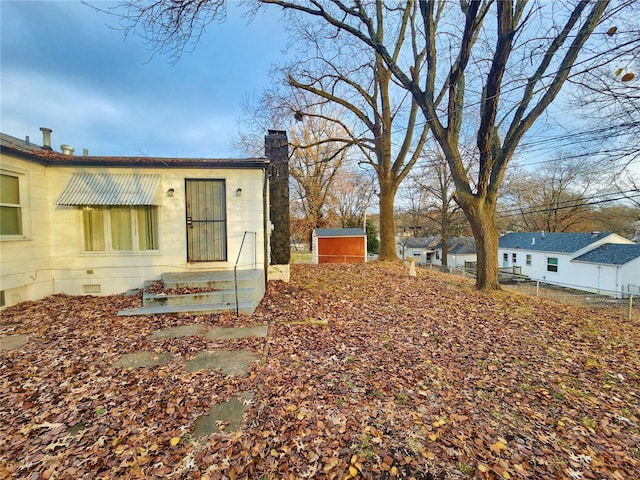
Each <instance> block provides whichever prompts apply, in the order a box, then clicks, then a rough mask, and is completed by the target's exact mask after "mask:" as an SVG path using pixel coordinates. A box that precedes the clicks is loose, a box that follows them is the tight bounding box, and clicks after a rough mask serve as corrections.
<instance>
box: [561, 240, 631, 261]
mask: <svg viewBox="0 0 640 480" xmlns="http://www.w3.org/2000/svg"><path fill="white" fill-rule="evenodd" d="M636 258H640V244H638V243H635V244H632V245H630V244H624V243H605V244H604V245H600V246H599V247H598V248H594V249H593V250H591V251H589V252H587V253H585V254H583V255H580V256H579V257H577V258H574V259H573V261H576V262H589V263H601V264H603V265H624V264H625V263H629V262H630V261H631V260H635V259H636Z"/></svg>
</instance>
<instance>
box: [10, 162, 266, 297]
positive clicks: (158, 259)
mask: <svg viewBox="0 0 640 480" xmlns="http://www.w3.org/2000/svg"><path fill="white" fill-rule="evenodd" d="M10 167H12V168H15V169H19V170H20V171H23V172H25V173H24V175H25V176H26V177H27V180H28V183H29V192H30V216H31V219H30V227H31V232H32V233H31V235H30V236H29V237H28V238H25V239H21V240H15V241H2V242H0V248H1V249H2V250H1V252H0V253H1V254H2V275H1V277H0V281H1V283H0V288H1V289H2V290H5V300H6V304H7V305H12V304H14V303H17V302H19V301H22V300H29V299H37V298H42V297H43V296H46V295H49V294H52V293H67V294H70V295H79V294H83V293H85V291H86V289H87V288H88V289H95V288H96V287H95V286H98V285H99V292H100V294H102V295H109V294H115V293H121V292H125V291H126V290H128V289H131V288H140V287H142V286H143V284H144V281H145V280H151V279H156V278H159V277H160V275H161V274H162V273H164V272H175V271H188V270H197V269H231V268H233V266H234V265H235V262H236V258H237V257H238V252H239V248H240V243H241V241H242V236H243V233H244V232H245V231H249V232H252V233H251V234H248V235H247V239H246V241H245V245H244V247H243V254H242V256H241V258H240V261H239V268H241V269H250V268H253V267H254V262H255V263H256V264H257V265H256V266H257V268H264V263H265V262H264V260H265V258H264V242H265V235H264V218H263V178H264V171H263V170H261V169H212V168H202V169H196V168H166V169H159V168H149V169H144V168H104V167H92V168H82V169H79V168H77V167H69V166H54V167H51V166H49V167H44V166H41V165H39V164H36V163H32V162H28V161H23V160H19V159H15V158H12V157H10V156H8V155H4V154H3V157H2V168H3V169H4V168H10ZM80 171H83V172H89V173H102V172H109V173H154V174H160V176H161V178H160V193H161V205H160V206H159V207H158V223H159V228H158V230H159V250H158V251H153V252H151V251H150V252H139V253H131V252H125V253H105V252H84V251H83V246H82V212H81V210H80V209H79V208H75V207H66V206H58V205H56V199H57V198H58V196H59V195H60V193H61V192H62V191H63V190H64V188H65V186H66V185H67V183H68V181H69V179H70V178H71V176H72V175H73V173H76V172H80ZM188 178H206V179H213V178H215V179H225V180H226V203H227V235H228V242H227V246H228V257H227V258H228V259H227V261H225V262H204V263H192V264H188V263H187V261H186V258H187V252H186V218H185V217H186V215H185V203H184V202H185V179H188ZM170 188H173V190H174V195H173V196H172V197H169V196H168V195H167V190H169V189H170ZM238 188H241V189H242V194H241V196H236V191H237V189H238ZM253 232H255V235H254V233H253ZM254 239H255V241H254ZM87 286H88V287H87Z"/></svg>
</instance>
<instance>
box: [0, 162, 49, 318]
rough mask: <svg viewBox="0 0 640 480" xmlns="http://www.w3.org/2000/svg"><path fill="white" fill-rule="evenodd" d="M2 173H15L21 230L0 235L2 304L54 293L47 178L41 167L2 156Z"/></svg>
mask: <svg viewBox="0 0 640 480" xmlns="http://www.w3.org/2000/svg"><path fill="white" fill-rule="evenodd" d="M0 170H1V171H2V173H3V174H7V175H11V176H17V177H18V178H19V185H20V202H21V205H22V222H23V225H22V227H23V233H22V235H17V236H2V237H0V258H1V262H2V263H1V267H2V268H1V269H0V290H2V291H4V297H5V304H6V305H13V304H15V303H18V302H21V301H24V300H30V299H34V298H42V297H45V296H47V295H51V294H52V293H54V276H53V272H52V270H51V267H52V263H53V261H52V257H51V252H52V245H51V234H50V233H51V232H50V228H49V225H50V222H49V215H50V208H49V196H48V188H47V183H48V177H47V172H46V169H45V167H44V166H42V165H39V164H37V163H34V162H29V161H25V160H23V159H21V158H18V157H16V156H13V155H3V156H2V161H1V163H0Z"/></svg>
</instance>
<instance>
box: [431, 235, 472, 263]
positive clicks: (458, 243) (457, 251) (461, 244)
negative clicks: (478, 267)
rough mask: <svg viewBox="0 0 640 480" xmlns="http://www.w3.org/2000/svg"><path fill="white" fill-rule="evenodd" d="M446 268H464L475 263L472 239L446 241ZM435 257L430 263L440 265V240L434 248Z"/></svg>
mask: <svg viewBox="0 0 640 480" xmlns="http://www.w3.org/2000/svg"><path fill="white" fill-rule="evenodd" d="M447 245H448V247H449V248H448V252H447V266H449V267H464V266H465V265H466V264H468V263H475V262H476V258H477V256H476V241H475V239H474V238H473V237H453V238H450V239H449V240H448V241H447ZM434 250H435V257H434V259H433V261H432V262H431V263H433V265H442V264H443V262H442V259H443V251H442V240H440V241H439V242H438V243H437V244H436V245H435V247H434Z"/></svg>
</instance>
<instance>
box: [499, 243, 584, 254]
mask: <svg viewBox="0 0 640 480" xmlns="http://www.w3.org/2000/svg"><path fill="white" fill-rule="evenodd" d="M586 246H587V247H588V246H589V245H586ZM582 248H584V247H582ZM582 248H578V250H581V249H582ZM498 250H518V251H520V252H530V253H554V254H556V255H558V254H560V255H573V254H574V253H576V252H577V251H578V250H574V251H572V252H559V251H557V250H530V249H527V248H520V247H501V246H500V245H498Z"/></svg>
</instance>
